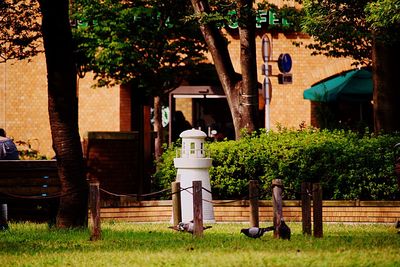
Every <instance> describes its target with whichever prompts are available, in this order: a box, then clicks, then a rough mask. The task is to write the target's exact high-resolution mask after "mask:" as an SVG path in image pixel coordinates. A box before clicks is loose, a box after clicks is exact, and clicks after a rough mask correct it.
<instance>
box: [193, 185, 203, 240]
mask: <svg viewBox="0 0 400 267" xmlns="http://www.w3.org/2000/svg"><path fill="white" fill-rule="evenodd" d="M192 184H193V224H194V229H193V235H194V236H196V237H202V236H203V199H202V198H203V196H202V191H203V188H202V184H201V181H193V182H192Z"/></svg>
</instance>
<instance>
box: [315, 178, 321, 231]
mask: <svg viewBox="0 0 400 267" xmlns="http://www.w3.org/2000/svg"><path fill="white" fill-rule="evenodd" d="M313 217H314V237H322V236H323V229H322V188H321V185H320V183H315V184H313Z"/></svg>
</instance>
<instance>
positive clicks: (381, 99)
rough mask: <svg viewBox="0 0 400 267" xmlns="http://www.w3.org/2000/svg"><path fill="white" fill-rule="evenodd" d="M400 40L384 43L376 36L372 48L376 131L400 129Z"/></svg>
mask: <svg viewBox="0 0 400 267" xmlns="http://www.w3.org/2000/svg"><path fill="white" fill-rule="evenodd" d="M399 47H400V41H397V42H393V43H390V44H388V43H384V42H383V41H380V40H379V39H377V38H375V40H374V43H373V49H372V66H373V85H374V93H373V100H374V105H373V106H374V129H375V132H376V133H378V132H381V131H384V132H394V131H400V105H399V103H400V85H399V84H400V83H399V78H398V76H399V71H398V64H399V62H400V50H399Z"/></svg>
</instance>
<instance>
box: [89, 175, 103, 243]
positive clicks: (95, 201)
mask: <svg viewBox="0 0 400 267" xmlns="http://www.w3.org/2000/svg"><path fill="white" fill-rule="evenodd" d="M89 200H90V201H89V204H90V213H91V220H92V233H91V236H90V240H92V241H96V240H99V239H100V238H101V228H100V183H99V182H97V181H96V182H92V181H91V182H90V184H89Z"/></svg>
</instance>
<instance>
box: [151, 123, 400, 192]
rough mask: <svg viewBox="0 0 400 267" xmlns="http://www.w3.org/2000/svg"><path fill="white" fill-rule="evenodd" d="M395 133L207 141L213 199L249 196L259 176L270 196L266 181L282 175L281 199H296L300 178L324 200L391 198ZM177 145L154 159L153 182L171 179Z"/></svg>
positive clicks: (281, 134)
mask: <svg viewBox="0 0 400 267" xmlns="http://www.w3.org/2000/svg"><path fill="white" fill-rule="evenodd" d="M398 142H400V135H399V134H391V135H388V134H382V135H378V136H376V135H373V134H369V133H366V134H364V135H362V136H360V135H358V134H357V133H354V132H350V131H344V130H334V131H328V130H316V129H304V130H301V131H296V130H286V129H281V130H279V131H277V132H273V131H271V132H269V133H265V132H260V133H255V134H252V135H249V136H245V137H243V138H242V139H240V140H238V141H223V142H212V143H207V148H208V149H210V150H211V158H212V159H213V165H212V167H211V168H210V179H211V187H212V191H213V198H214V199H239V198H243V197H246V196H247V195H248V181H249V180H252V179H254V180H258V181H259V182H260V187H261V188H260V192H261V193H262V194H263V198H265V199H269V198H271V187H270V185H271V182H272V180H273V179H283V183H284V186H285V190H284V193H285V196H284V197H285V199H300V198H301V194H300V187H301V183H302V182H303V181H310V182H316V181H319V182H321V184H322V187H323V197H324V199H361V200H393V199H395V198H396V197H398V196H399V193H398V188H397V182H396V176H395V174H394V151H393V146H394V145H395V144H396V143H398ZM175 148H176V146H171V147H170V148H169V149H167V150H166V152H165V153H164V154H163V156H162V158H161V160H160V161H159V162H158V163H157V167H158V168H157V169H158V171H157V172H156V174H155V181H156V183H157V185H158V186H159V187H160V188H169V187H170V183H171V182H172V181H174V180H175V176H176V170H175V168H174V166H173V158H174V157H175Z"/></svg>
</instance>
